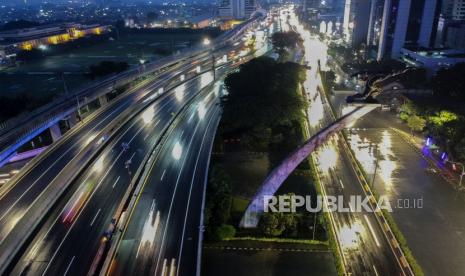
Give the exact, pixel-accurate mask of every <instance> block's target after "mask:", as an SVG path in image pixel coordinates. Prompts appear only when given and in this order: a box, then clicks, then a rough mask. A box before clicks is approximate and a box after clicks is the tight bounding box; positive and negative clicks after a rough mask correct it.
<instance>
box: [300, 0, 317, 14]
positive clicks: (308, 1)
mask: <svg viewBox="0 0 465 276" xmlns="http://www.w3.org/2000/svg"><path fill="white" fill-rule="evenodd" d="M319 6H320V1H319V0H302V11H304V12H306V11H309V10H312V9H318V8H319Z"/></svg>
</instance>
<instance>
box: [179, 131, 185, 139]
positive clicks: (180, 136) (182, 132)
mask: <svg viewBox="0 0 465 276" xmlns="http://www.w3.org/2000/svg"><path fill="white" fill-rule="evenodd" d="M183 134H184V130H183V131H181V135H179V139H181V138H182V135H183Z"/></svg>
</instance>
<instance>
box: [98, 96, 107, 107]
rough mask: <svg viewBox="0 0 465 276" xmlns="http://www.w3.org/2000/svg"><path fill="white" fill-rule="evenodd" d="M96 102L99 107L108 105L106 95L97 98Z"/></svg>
mask: <svg viewBox="0 0 465 276" xmlns="http://www.w3.org/2000/svg"><path fill="white" fill-rule="evenodd" d="M98 102H99V103H100V106H105V105H106V104H107V103H108V98H107V95H106V94H103V95H102V96H100V97H98Z"/></svg>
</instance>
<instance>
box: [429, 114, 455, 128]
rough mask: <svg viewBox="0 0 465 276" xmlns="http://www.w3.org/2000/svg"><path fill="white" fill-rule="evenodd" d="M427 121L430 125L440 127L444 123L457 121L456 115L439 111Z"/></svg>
mask: <svg viewBox="0 0 465 276" xmlns="http://www.w3.org/2000/svg"><path fill="white" fill-rule="evenodd" d="M428 119H429V121H430V122H431V123H432V124H434V125H436V126H442V125H444V124H445V123H448V122H451V121H455V120H457V119H458V115H457V114H456V113H454V112H450V111H447V110H441V111H440V112H436V113H435V114H434V115H433V116H430V117H429V118H428Z"/></svg>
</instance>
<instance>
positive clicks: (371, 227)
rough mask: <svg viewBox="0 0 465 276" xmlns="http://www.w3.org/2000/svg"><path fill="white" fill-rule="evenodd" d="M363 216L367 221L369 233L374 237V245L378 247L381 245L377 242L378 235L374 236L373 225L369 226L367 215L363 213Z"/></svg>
mask: <svg viewBox="0 0 465 276" xmlns="http://www.w3.org/2000/svg"><path fill="white" fill-rule="evenodd" d="M363 216H364V217H365V220H366V221H367V223H368V228H370V232H371V235H373V238H374V239H375V243H376V245H377V246H378V247H380V246H381V245H380V244H379V241H378V237H376V234H375V231H374V230H373V226H371V222H370V221H369V220H368V217H367V215H363Z"/></svg>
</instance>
